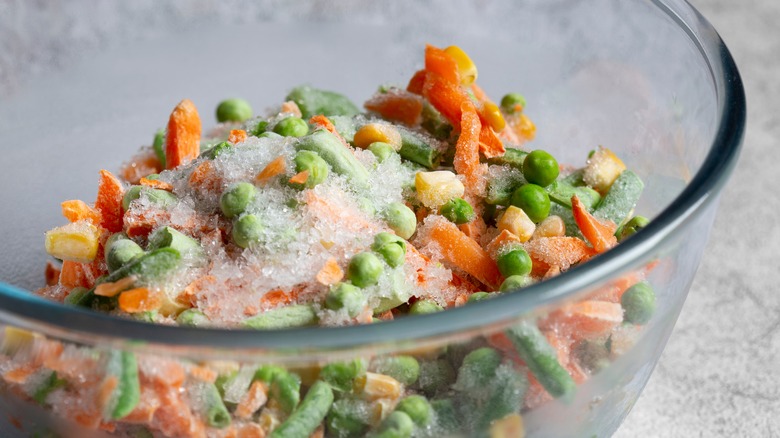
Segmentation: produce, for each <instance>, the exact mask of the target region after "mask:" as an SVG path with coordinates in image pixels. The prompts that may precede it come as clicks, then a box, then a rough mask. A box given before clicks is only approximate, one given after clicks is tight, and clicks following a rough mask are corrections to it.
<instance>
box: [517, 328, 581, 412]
mask: <svg viewBox="0 0 780 438" xmlns="http://www.w3.org/2000/svg"><path fill="white" fill-rule="evenodd" d="M506 334H507V336H508V337H509V339H511V340H512V343H513V344H514V345H515V348H516V349H517V353H518V354H519V356H520V358H521V359H523V362H525V364H526V365H527V366H528V368H529V369H530V370H531V373H533V375H534V377H536V379H537V380H538V381H539V383H541V384H542V386H543V387H544V389H546V390H547V392H548V393H550V395H552V396H553V397H556V398H558V397H562V398H564V399H569V398H570V397H572V395H573V394H574V390H575V388H576V386H575V384H574V380H572V378H571V376H570V375H569V373H568V372H567V371H566V368H564V367H563V366H562V365H561V363H560V362H558V353H557V352H556V351H555V349H554V348H553V347H551V346H550V344H549V343H548V342H547V339H546V338H545V337H544V335H543V334H542V332H540V331H539V328H538V327H536V325H534V324H532V323H530V322H528V321H523V322H521V323H519V324H517V325H516V326H514V327H512V328H510V329H509V330H507V331H506Z"/></svg>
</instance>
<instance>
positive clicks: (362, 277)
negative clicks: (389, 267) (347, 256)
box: [347, 252, 384, 287]
mask: <svg viewBox="0 0 780 438" xmlns="http://www.w3.org/2000/svg"><path fill="white" fill-rule="evenodd" d="M382 271H384V267H383V266H382V262H381V261H380V260H379V258H378V257H377V256H375V255H374V254H372V253H370V252H362V253H360V254H357V255H355V256H354V257H352V260H350V261H349V266H348V267H347V279H349V280H351V281H352V284H354V285H355V286H357V287H368V286H373V285H375V284H376V283H377V282H378V281H379V276H380V275H382Z"/></svg>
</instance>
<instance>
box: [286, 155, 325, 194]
mask: <svg viewBox="0 0 780 438" xmlns="http://www.w3.org/2000/svg"><path fill="white" fill-rule="evenodd" d="M293 161H295V171H296V172H299V173H300V172H303V171H308V172H309V177H308V178H307V179H306V182H305V183H304V184H302V185H299V186H301V187H306V188H309V189H310V188H312V187H314V186H316V185H317V184H321V183H322V182H323V181H325V178H327V177H328V173H329V172H330V170H329V169H330V168H329V166H328V163H326V162H325V160H323V159H322V157H320V156H319V155H317V153H316V152H312V151H299V152H298V153H296V154H295V158H294V159H293Z"/></svg>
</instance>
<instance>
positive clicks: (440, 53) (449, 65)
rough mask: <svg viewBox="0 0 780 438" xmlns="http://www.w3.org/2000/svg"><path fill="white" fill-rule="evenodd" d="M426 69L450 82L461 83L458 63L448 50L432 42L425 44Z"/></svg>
mask: <svg viewBox="0 0 780 438" xmlns="http://www.w3.org/2000/svg"><path fill="white" fill-rule="evenodd" d="M425 70H426V71H427V72H428V73H432V74H435V75H438V76H440V77H441V78H442V79H444V80H445V81H447V82H448V83H450V84H453V85H459V84H460V74H459V73H458V63H457V62H456V61H455V59H453V57H452V56H450V55H449V54H448V53H447V52H445V51H444V50H442V49H440V48H438V47H434V46H432V45H430V44H428V45H426V46H425Z"/></svg>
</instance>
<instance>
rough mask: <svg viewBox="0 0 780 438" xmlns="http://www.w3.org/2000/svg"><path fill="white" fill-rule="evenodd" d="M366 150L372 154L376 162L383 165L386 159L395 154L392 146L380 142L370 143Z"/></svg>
mask: <svg viewBox="0 0 780 438" xmlns="http://www.w3.org/2000/svg"><path fill="white" fill-rule="evenodd" d="M368 150H369V151H370V152H371V153H372V154H374V156H375V157H376V160H377V161H378V162H380V163H384V161H385V160H386V159H388V158H390V157H391V156H392V155H393V154H395V153H396V152H395V149H393V147H392V146H390V145H389V144H387V143H385V142H382V141H375V142H373V143H371V144H370V145H368Z"/></svg>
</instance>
